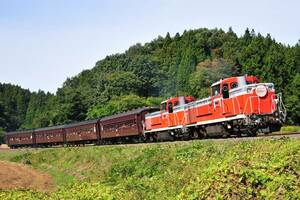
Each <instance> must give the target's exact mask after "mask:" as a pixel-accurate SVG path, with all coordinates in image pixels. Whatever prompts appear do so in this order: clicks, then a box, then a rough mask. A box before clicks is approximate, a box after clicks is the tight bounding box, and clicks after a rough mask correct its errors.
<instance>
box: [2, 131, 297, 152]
mask: <svg viewBox="0 0 300 200" xmlns="http://www.w3.org/2000/svg"><path fill="white" fill-rule="evenodd" d="M264 138H268V139H280V138H298V139H300V132H287V133H280V132H277V133H271V134H267V135H258V136H256V137H234V136H232V137H229V138H228V137H227V138H207V139H202V140H203V141H204V140H210V141H247V140H259V139H264ZM189 141H191V140H181V141H165V142H153V143H133V144H112V145H102V146H132V145H155V144H164V143H166V144H170V143H174V142H180V143H182V142H183V143H185V142H189ZM89 146H96V145H94V144H86V145H81V146H77V147H89ZM61 147H62V146H54V147H47V149H52V148H61ZM29 149H45V148H19V149H10V148H8V147H7V146H5V147H0V151H7V150H12V151H16V150H29Z"/></svg>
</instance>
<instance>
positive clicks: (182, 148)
mask: <svg viewBox="0 0 300 200" xmlns="http://www.w3.org/2000/svg"><path fill="white" fill-rule="evenodd" d="M0 160H2V161H5V162H8V161H9V162H14V163H19V164H22V165H27V166H28V167H30V168H33V169H35V170H38V171H40V172H43V173H47V174H50V175H51V177H52V180H53V183H54V185H55V189H53V191H51V192H49V191H40V190H38V189H36V188H34V187H33V188H32V187H31V188H29V189H17V188H16V189H11V188H10V189H7V188H0V199H16V198H17V199H26V198H27V199H96V198H99V199H101V198H102V199H208V198H211V199H217V198H219V199H253V198H254V199H299V198H300V139H299V138H297V137H292V138H287V137H280V138H279V137H275V138H274V137H266V138H261V139H257V140H236V139H233V140H223V139H218V140H195V141H188V142H186V141H184V142H168V143H157V144H151V145H149V144H136V145H119V146H118V145H112V146H88V147H68V148H51V149H38V150H34V149H20V150H13V151H1V152H0ZM0 169H1V168H0Z"/></svg>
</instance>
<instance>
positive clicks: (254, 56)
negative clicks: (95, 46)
mask: <svg viewBox="0 0 300 200" xmlns="http://www.w3.org/2000/svg"><path fill="white" fill-rule="evenodd" d="M244 74H253V75H257V76H258V77H259V78H260V80H261V81H263V82H274V83H275V86H276V89H277V92H282V93H283V96H284V101H285V104H286V106H287V108H288V123H294V124H295V123H296V124H299V122H300V103H299V101H300V41H299V42H298V44H296V45H295V46H286V45H283V44H281V43H278V42H276V41H275V40H274V39H273V38H272V37H271V36H270V35H267V36H262V35H261V34H259V33H255V32H254V30H252V31H249V30H248V29H247V30H246V31H245V33H244V34H243V35H242V36H241V37H238V36H237V35H236V34H235V33H234V32H233V31H232V30H231V29H229V30H228V31H227V32H225V31H223V30H221V29H212V30H209V29H205V28H203V29H197V30H190V31H185V32H184V33H183V34H181V35H180V34H179V33H177V34H176V35H175V36H170V34H169V33H167V34H166V36H165V37H161V36H159V37H158V38H156V39H154V40H153V41H151V42H149V43H146V44H144V45H142V44H136V45H133V46H131V47H130V48H129V49H128V50H127V51H126V52H124V53H120V54H115V55H110V56H107V57H106V58H105V59H103V60H100V61H98V62H97V63H96V65H95V67H93V68H92V69H91V70H85V71H83V72H81V73H80V74H78V75H77V76H75V77H72V78H69V79H67V80H66V81H65V83H64V84H63V86H62V87H61V88H59V89H58V90H57V93H56V95H52V94H49V93H48V94H46V93H44V92H42V91H39V92H37V93H30V92H29V91H28V90H23V89H21V88H19V87H16V86H11V85H6V84H4V85H0V127H2V129H4V130H14V129H18V128H22V129H23V128H36V127H41V126H50V125H55V124H62V123H66V122H70V121H79V120H84V119H89V118H96V117H102V116H105V115H110V114H113V113H116V112H120V111H125V110H128V109H132V108H136V107H141V106H144V105H157V104H158V102H159V101H160V100H161V99H163V98H166V97H168V96H174V95H183V94H190V95H193V96H195V97H198V98H200V97H205V96H207V95H208V88H209V86H210V84H211V83H212V82H214V81H216V80H218V79H220V78H222V77H228V76H231V75H244Z"/></svg>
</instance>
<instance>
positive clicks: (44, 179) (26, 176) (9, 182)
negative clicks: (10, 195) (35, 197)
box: [0, 161, 53, 191]
mask: <svg viewBox="0 0 300 200" xmlns="http://www.w3.org/2000/svg"><path fill="white" fill-rule="evenodd" d="M1 189H34V190H38V191H50V190H52V189H53V182H52V179H51V177H50V175H48V174H45V173H41V172H38V171H37V170H35V169H31V168H30V167H27V166H25V165H22V164H16V163H11V162H3V161H0V190H1Z"/></svg>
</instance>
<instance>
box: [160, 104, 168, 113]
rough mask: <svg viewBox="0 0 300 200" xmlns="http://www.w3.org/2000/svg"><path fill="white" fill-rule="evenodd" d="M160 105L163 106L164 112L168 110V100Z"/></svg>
mask: <svg viewBox="0 0 300 200" xmlns="http://www.w3.org/2000/svg"><path fill="white" fill-rule="evenodd" d="M160 107H161V111H162V112H165V111H166V110H167V102H164V103H162V104H161V105H160Z"/></svg>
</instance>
